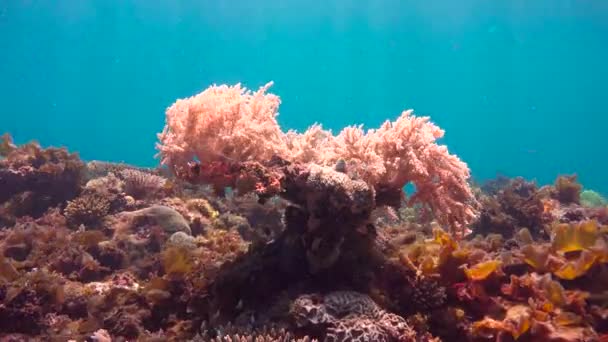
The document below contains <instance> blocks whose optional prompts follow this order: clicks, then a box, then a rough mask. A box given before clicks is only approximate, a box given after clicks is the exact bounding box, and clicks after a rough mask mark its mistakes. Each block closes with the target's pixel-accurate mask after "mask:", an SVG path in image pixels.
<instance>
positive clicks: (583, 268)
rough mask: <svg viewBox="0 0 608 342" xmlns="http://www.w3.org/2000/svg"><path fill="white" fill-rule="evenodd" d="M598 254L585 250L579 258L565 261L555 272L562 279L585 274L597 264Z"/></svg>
mask: <svg viewBox="0 0 608 342" xmlns="http://www.w3.org/2000/svg"><path fill="white" fill-rule="evenodd" d="M596 260H597V256H596V255H594V254H593V253H591V252H589V251H583V253H581V255H580V256H579V258H578V259H576V260H574V261H569V262H567V263H565V264H564V265H563V266H562V267H561V268H560V269H558V270H557V271H555V272H554V274H555V275H556V276H558V277H560V278H561V279H566V280H572V279H575V278H578V277H580V276H582V275H584V274H585V273H586V272H587V271H588V270H589V269H590V268H591V266H593V264H595V261H596Z"/></svg>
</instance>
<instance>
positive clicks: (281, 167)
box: [0, 83, 608, 342]
mask: <svg viewBox="0 0 608 342" xmlns="http://www.w3.org/2000/svg"><path fill="white" fill-rule="evenodd" d="M270 86H271V83H269V84H267V85H265V86H263V87H262V88H260V89H259V90H258V91H256V92H252V91H249V90H247V89H246V88H244V87H242V86H241V85H235V86H227V85H220V86H211V87H210V88H208V89H206V90H205V91H203V92H202V93H200V94H198V95H195V96H193V97H190V98H187V99H181V100H178V101H177V102H175V103H174V104H173V105H172V106H171V107H169V108H168V109H167V113H166V114H167V115H166V126H165V128H164V130H163V131H162V133H160V134H159V142H158V144H157V148H158V151H159V157H160V160H161V166H160V167H159V168H156V169H145V168H138V167H135V166H131V165H126V164H113V163H105V162H100V161H92V162H88V163H85V162H83V161H81V160H80V158H79V157H78V155H77V154H73V153H69V152H68V151H66V150H65V149H59V148H42V147H40V146H39V145H38V144H36V143H28V144H25V145H21V146H17V145H15V144H14V143H13V142H12V140H11V137H10V136H9V135H8V134H7V135H4V136H3V137H2V139H1V140H0V156H1V157H0V250H1V253H0V339H1V340H2V341H217V342H219V341H224V342H229V341H233V342H237V341H238V342H241V341H243V342H245V341H251V342H266V341H336V342H337V341H399V342H404V341H555V342H557V341H560V342H575V341H608V309H607V307H608V292H606V289H608V268H607V263H608V243H607V240H606V233H607V232H608V230H607V227H608V226H607V225H608V207H607V203H606V200H605V199H604V198H602V197H601V196H600V195H599V194H597V193H595V192H593V191H591V190H583V189H582V186H581V185H580V184H579V183H578V182H577V179H576V177H575V176H560V177H558V178H557V180H556V182H555V184H554V185H550V186H544V187H538V186H537V185H536V184H535V183H533V182H529V181H526V180H524V179H521V178H515V179H509V178H505V177H500V178H498V179H496V180H494V181H491V182H489V183H486V184H484V185H482V186H476V185H474V184H473V183H472V182H471V180H470V179H469V178H470V177H469V169H468V167H467V165H466V164H465V163H464V162H462V161H461V160H460V159H459V158H458V157H457V156H455V155H453V154H450V153H449V152H448V149H447V148H446V147H445V146H443V145H439V144H438V142H437V139H439V138H441V137H442V136H443V134H444V132H443V130H441V129H440V128H439V127H437V126H436V125H434V124H433V123H432V122H431V121H430V119H429V118H428V117H418V116H415V115H414V114H413V112H412V111H405V112H403V113H402V114H401V116H399V117H398V118H396V120H395V121H387V122H385V123H384V124H383V125H382V126H380V127H379V128H377V129H370V130H367V131H364V130H363V128H362V127H361V126H352V127H347V128H345V129H343V130H342V131H341V132H339V133H338V134H337V135H334V134H332V132H330V131H327V130H324V129H323V128H322V127H321V126H320V125H314V126H312V127H310V128H309V129H308V130H306V131H305V132H303V133H298V132H295V131H288V132H284V131H282V130H281V128H280V127H279V125H278V123H277V121H276V116H277V113H278V112H277V111H278V107H279V103H280V100H279V98H278V97H277V96H275V95H272V94H269V93H267V91H268V89H269V87H270ZM407 185H411V186H413V187H414V189H415V191H414V192H413V193H412V194H411V195H406V194H405V192H404V191H403V189H404V187H405V186H407Z"/></svg>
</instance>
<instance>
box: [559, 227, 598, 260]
mask: <svg viewBox="0 0 608 342" xmlns="http://www.w3.org/2000/svg"><path fill="white" fill-rule="evenodd" d="M598 236H599V229H598V225H597V222H596V221H594V220H588V221H583V222H580V223H576V224H567V223H562V224H556V225H554V226H553V239H552V246H553V249H554V250H555V251H557V252H562V253H567V252H576V251H581V250H584V249H588V248H590V247H592V246H593V245H594V244H595V242H596V241H597V239H598Z"/></svg>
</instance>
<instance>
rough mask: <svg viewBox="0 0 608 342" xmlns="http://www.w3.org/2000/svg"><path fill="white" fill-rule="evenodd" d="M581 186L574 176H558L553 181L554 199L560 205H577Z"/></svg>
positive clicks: (579, 199)
mask: <svg viewBox="0 0 608 342" xmlns="http://www.w3.org/2000/svg"><path fill="white" fill-rule="evenodd" d="M582 189H583V186H582V185H581V184H580V183H579V182H578V181H577V176H576V175H571V176H559V177H558V178H557V179H556V180H555V195H554V196H555V198H556V199H557V200H558V201H559V202H560V203H562V204H571V203H574V204H579V203H580V201H581V190H582Z"/></svg>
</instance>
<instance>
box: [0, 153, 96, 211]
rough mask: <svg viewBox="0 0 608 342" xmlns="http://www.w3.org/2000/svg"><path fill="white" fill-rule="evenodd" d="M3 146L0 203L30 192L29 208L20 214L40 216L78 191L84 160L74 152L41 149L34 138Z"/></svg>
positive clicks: (0, 161)
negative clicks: (3, 156)
mask: <svg viewBox="0 0 608 342" xmlns="http://www.w3.org/2000/svg"><path fill="white" fill-rule="evenodd" d="M6 150H7V151H4V155H5V158H3V159H0V189H2V191H0V203H3V202H6V201H8V200H9V199H10V198H11V197H13V196H16V195H18V194H23V193H26V192H30V193H32V195H31V196H29V198H30V199H29V203H28V210H27V211H26V212H25V213H20V215H19V216H23V215H26V214H27V215H30V216H33V217H39V216H41V215H42V214H43V213H44V212H45V211H46V209H48V208H49V207H52V206H56V205H58V204H62V203H64V202H65V201H68V200H70V199H72V198H74V197H75V196H76V195H77V194H78V191H79V190H80V183H81V180H82V171H83V169H84V163H83V162H82V161H81V160H80V158H79V157H78V155H77V154H75V153H69V152H68V151H67V150H66V149H64V148H54V147H51V148H46V149H43V148H41V147H40V145H38V144H37V143H33V142H32V143H28V144H25V145H21V146H18V147H17V146H12V147H9V148H7V149H6Z"/></svg>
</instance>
